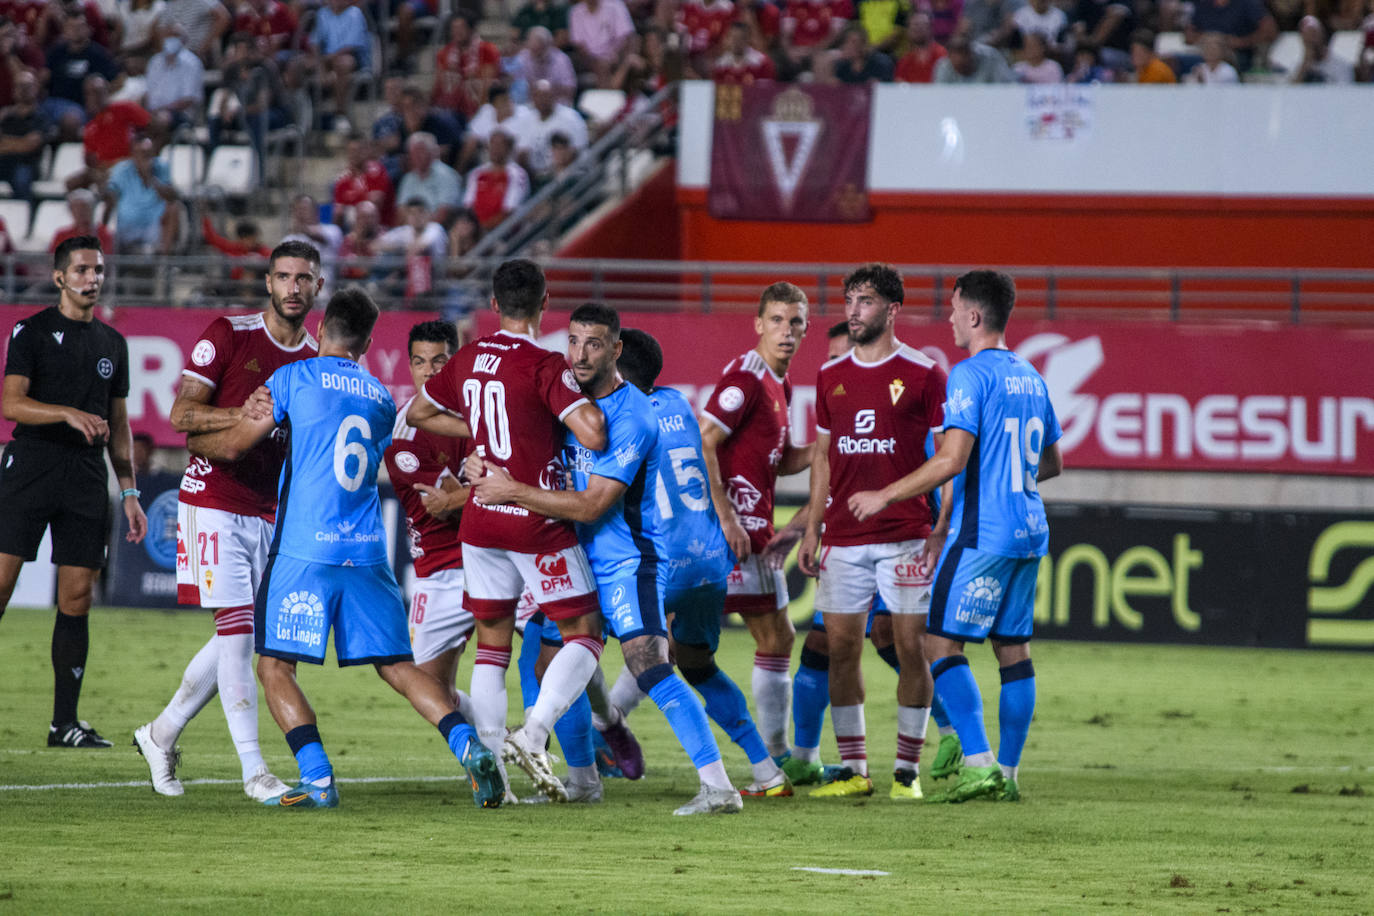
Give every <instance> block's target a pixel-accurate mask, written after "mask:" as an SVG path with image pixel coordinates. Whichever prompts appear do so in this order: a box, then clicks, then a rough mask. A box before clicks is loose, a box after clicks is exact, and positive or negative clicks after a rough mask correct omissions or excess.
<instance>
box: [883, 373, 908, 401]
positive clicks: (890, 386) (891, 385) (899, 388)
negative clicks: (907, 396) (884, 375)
mask: <svg viewBox="0 0 1374 916" xmlns="http://www.w3.org/2000/svg"><path fill="white" fill-rule="evenodd" d="M903 391H906V382H904V381H902V380H901V379H899V378H894V379H893V380H892V381H890V382H888V383H887V393H888V394H890V395H892V403H893V405H894V406H895V405H896V403H897V400H898V399H899V398H901V396H902V392H903Z"/></svg>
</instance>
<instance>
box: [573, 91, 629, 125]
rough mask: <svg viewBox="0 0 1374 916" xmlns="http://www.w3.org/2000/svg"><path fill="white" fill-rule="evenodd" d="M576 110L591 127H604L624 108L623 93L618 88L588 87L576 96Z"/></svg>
mask: <svg viewBox="0 0 1374 916" xmlns="http://www.w3.org/2000/svg"><path fill="white" fill-rule="evenodd" d="M577 110H578V111H580V112H582V113H583V114H584V115H586V116H587V120H588V121H590V122H591V123H592V126H593V127H604V126H605V125H607V124H610V123H611V122H612V121H614V120H615V118H616V115H618V114H620V113H621V112H622V111H624V110H625V93H624V91H623V90H620V89H588V90H587V91H585V92H583V93H582V95H580V96H578V98H577Z"/></svg>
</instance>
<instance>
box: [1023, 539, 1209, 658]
mask: <svg viewBox="0 0 1374 916" xmlns="http://www.w3.org/2000/svg"><path fill="white" fill-rule="evenodd" d="M1202 568H1203V555H1202V551H1201V550H1195V549H1194V548H1193V546H1192V540H1191V538H1190V537H1189V536H1188V535H1187V534H1175V535H1174V536H1173V544H1172V549H1171V550H1170V552H1169V553H1168V554H1165V553H1163V552H1161V551H1159V550H1156V549H1155V548H1153V547H1150V546H1147V545H1144V544H1139V545H1136V546H1134V547H1128V548H1127V549H1125V550H1123V551H1122V552H1121V554H1120V555H1119V556H1118V557H1116V559H1114V560H1113V559H1109V558H1108V556H1107V554H1106V553H1105V552H1104V551H1103V550H1102V549H1101V548H1099V547H1097V546H1095V545H1093V544H1074V545H1072V546H1070V547H1068V548H1066V549H1065V550H1064V551H1063V552H1061V553H1060V554H1059V556H1057V557H1055V556H1047V557H1044V558H1042V559H1041V561H1040V569H1039V573H1038V576H1037V578H1036V583H1035V622H1036V623H1037V624H1039V625H1041V626H1046V625H1049V626H1056V627H1066V626H1069V623H1070V606H1069V605H1070V601H1071V600H1072V597H1073V594H1072V593H1073V585H1074V583H1075V582H1078V581H1081V579H1080V577H1087V581H1088V582H1089V583H1090V585H1091V593H1092V603H1091V612H1092V626H1093V629H1096V630H1105V629H1108V628H1110V627H1122V628H1124V629H1127V630H1130V631H1132V632H1139V631H1140V630H1142V629H1144V626H1145V614H1146V612H1147V611H1153V610H1154V609H1156V608H1158V607H1159V603H1158V602H1160V601H1162V600H1165V599H1167V602H1168V605H1167V606H1168V610H1169V613H1170V615H1171V616H1172V618H1173V621H1174V624H1175V625H1176V626H1177V627H1178V629H1179V630H1181V631H1183V632H1185V633H1196V632H1197V631H1198V630H1200V629H1201V628H1202V618H1201V617H1200V616H1199V615H1198V614H1197V613H1196V612H1194V611H1193V609H1192V606H1191V604H1190V601H1189V587H1190V584H1191V580H1192V576H1193V575H1194V574H1195V573H1196V572H1197V571H1198V570H1200V569H1202ZM1152 602H1153V603H1152Z"/></svg>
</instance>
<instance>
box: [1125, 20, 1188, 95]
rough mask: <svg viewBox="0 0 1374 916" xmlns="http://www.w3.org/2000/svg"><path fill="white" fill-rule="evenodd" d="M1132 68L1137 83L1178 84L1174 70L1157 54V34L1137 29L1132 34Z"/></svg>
mask: <svg viewBox="0 0 1374 916" xmlns="http://www.w3.org/2000/svg"><path fill="white" fill-rule="evenodd" d="M1131 66H1132V67H1133V68H1134V69H1135V81H1136V82H1137V83H1155V84H1167V83H1176V82H1178V77H1177V76H1176V75H1175V74H1174V68H1173V67H1170V66H1169V65H1168V64H1166V63H1165V62H1164V61H1163V60H1161V59H1160V57H1159V55H1158V54H1156V53H1155V33H1154V32H1151V31H1150V30H1149V29H1136V30H1135V31H1134V32H1132V33H1131Z"/></svg>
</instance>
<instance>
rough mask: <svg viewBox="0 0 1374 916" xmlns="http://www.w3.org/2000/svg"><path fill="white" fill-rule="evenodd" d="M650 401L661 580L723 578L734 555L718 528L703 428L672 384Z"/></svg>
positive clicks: (691, 582) (684, 582)
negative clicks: (662, 541)
mask: <svg viewBox="0 0 1374 916" xmlns="http://www.w3.org/2000/svg"><path fill="white" fill-rule="evenodd" d="M649 402H650V403H651V404H653V405H654V414H655V415H656V416H657V417H658V457H659V462H658V479H657V480H656V481H654V486H655V493H656V501H657V503H658V513H659V515H660V516H662V518H663V520H664V526H663V528H664V537H665V540H666V545H665V549H666V551H667V557H666V558H665V559H663V560H660V562H659V568H658V569H659V581H660V582H661V583H662V584H663V587H664V588H666V589H670V590H674V591H676V590H678V589H685V588H696V587H697V586H700V585H710V584H712V583H723V582H724V581H725V578H726V576H728V575H730V570H732V569H734V568H735V555H734V554H733V553H732V552H731V551H730V545H729V544H727V543H726V541H725V533H724V532H723V531H721V529H720V519H718V518H717V517H716V508H715V506H713V505H712V504H711V487H710V485H709V484H708V483H707V482H706V461H705V459H703V458H702V457H701V430H700V429H699V428H698V427H697V420H696V416H695V415H694V414H693V413H692V405H691V404H689V403H687V399H686V398H685V397H683V396H682V394H681V393H680V392H678V391H676V390H674V389H672V388H655V389H654V390H653V391H651V392H649Z"/></svg>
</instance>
